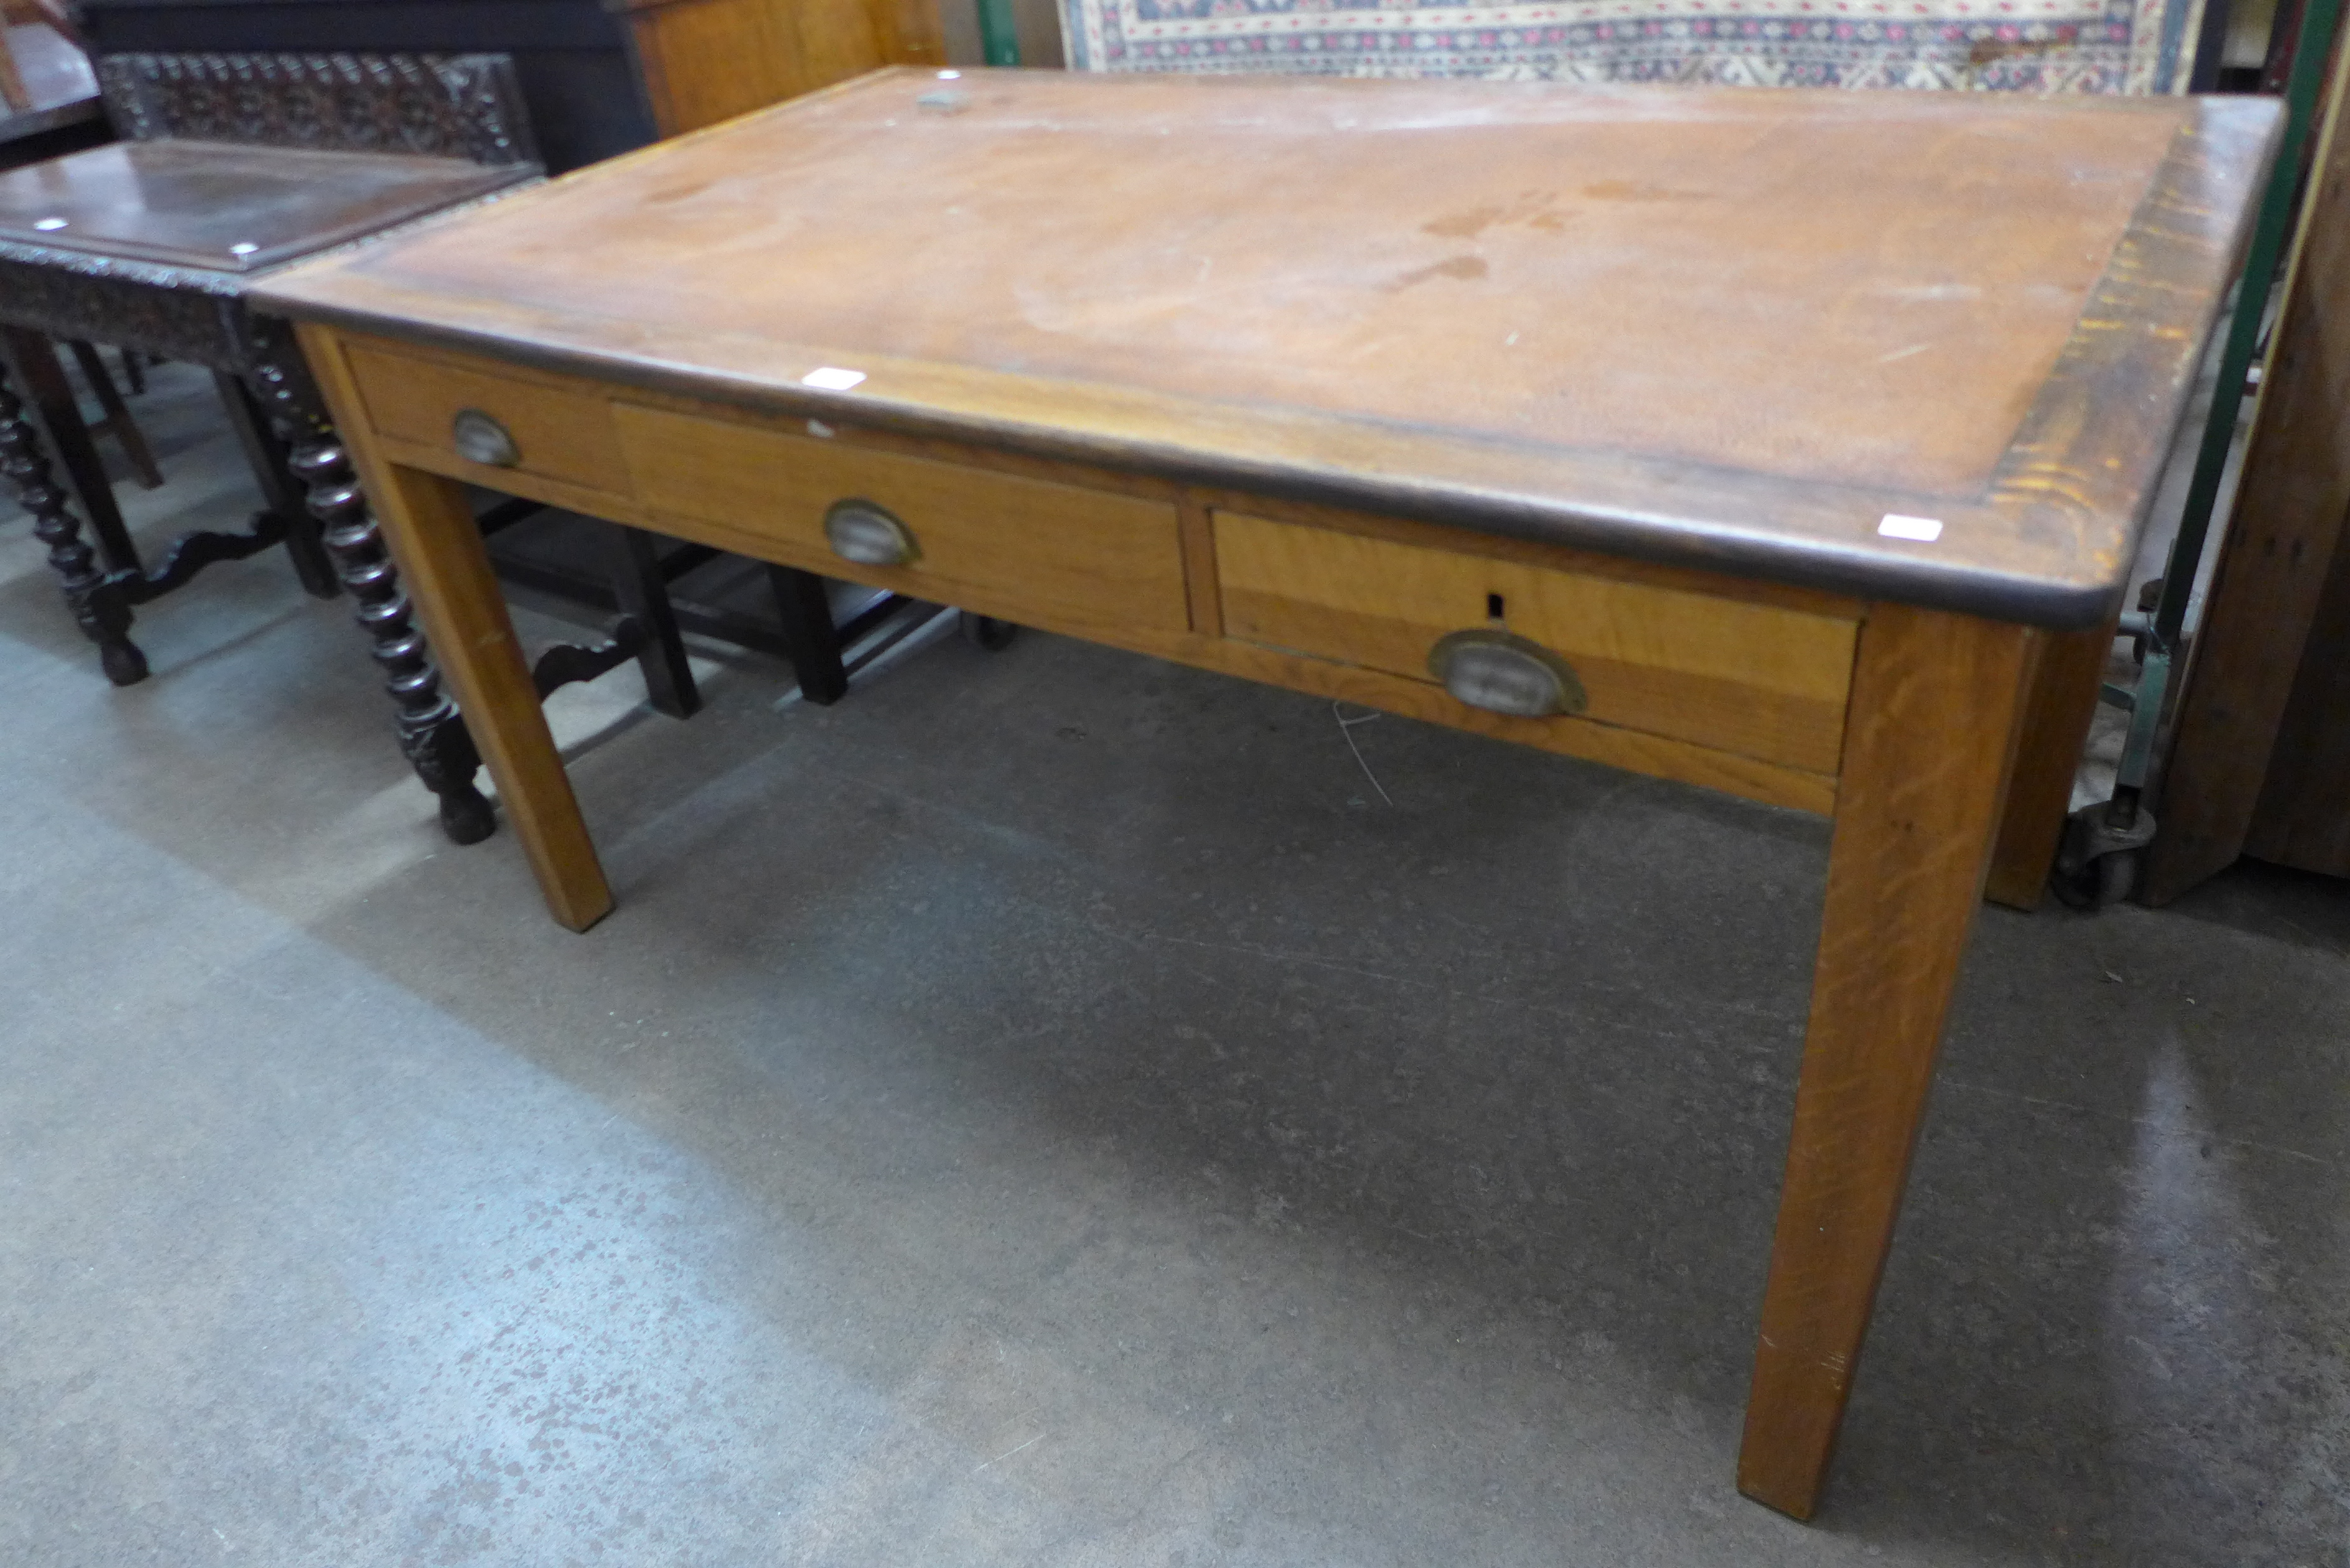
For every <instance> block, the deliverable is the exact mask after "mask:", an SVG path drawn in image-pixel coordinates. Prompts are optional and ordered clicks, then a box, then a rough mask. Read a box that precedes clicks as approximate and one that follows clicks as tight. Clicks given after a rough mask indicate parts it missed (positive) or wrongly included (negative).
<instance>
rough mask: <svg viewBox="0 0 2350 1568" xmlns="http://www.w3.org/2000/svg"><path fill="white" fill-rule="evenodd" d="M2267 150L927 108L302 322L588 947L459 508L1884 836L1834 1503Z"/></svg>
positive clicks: (976, 102) (1765, 1331) (1775, 1287)
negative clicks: (661, 543) (1942, 1050)
mask: <svg viewBox="0 0 2350 1568" xmlns="http://www.w3.org/2000/svg"><path fill="white" fill-rule="evenodd" d="M2275 128H2276V116H2275V113H2274V109H2273V106H2272V105H2268V104H2263V103H2260V102H2256V101H2251V100H2216V99H2215V100H2206V101H2201V102H2195V101H2189V100H2183V99H2160V100H2132V101H2126V102H2125V101H2120V100H2111V99H2106V100H2086V99H2018V98H2013V97H2010V96H2008V95H1975V94H1968V95H1947V96H1945V95H1936V94H1883V95H1874V94H1836V93H1822V94H1811V93H1804V92H1798V91H1788V90H1773V91H1758V92H1739V91H1727V90H1710V91H1702V92H1680V91H1674V90H1670V89H1604V90H1571V89H1567V88H1558V87H1553V86H1544V85H1538V84H1509V85H1503V84H1489V83H1474V84H1471V83H1441V82H1400V81H1305V80H1287V81H1284V80H1272V81H1268V80H1264V79H1262V78H1255V79H1250V80H1246V81H1238V80H1232V81H1227V80H1215V79H1209V78H1191V77H1185V78H1087V77H1067V76H1064V75H1061V74H1059V73H1021V72H965V73H962V74H961V75H960V76H954V75H952V74H950V75H949V76H948V77H947V78H945V79H937V78H932V77H931V75H929V74H926V73H917V72H905V71H899V72H885V73H881V74H879V75H878V76H875V77H870V78H864V79H863V80H861V81H859V82H857V83H854V84H850V85H849V86H847V87H846V88H839V89H836V90H834V91H832V92H829V93H826V94H819V95H816V97H814V98H811V99H803V100H800V101H799V102H797V103H795V104H793V105H789V106H786V107H785V108H783V109H776V110H773V111H769V112H767V113H764V114H761V115H757V116H753V117H749V118H746V119H742V120H737V121H734V122H733V123H732V124H730V125H728V126H726V127H724V128H723V129H721V130H716V131H712V132H708V133H705V134H703V135H702V136H699V137H695V138H691V139H687V140H682V141H680V142H677V143H673V144H671V145H668V146H665V147H662V148H659V149H656V150H653V151H650V152H647V153H642V154H639V155H637V156H635V157H632V158H630V159H628V160H624V161H620V162H619V163H616V164H612V165H608V166H605V167H603V168H600V169H597V170H590V171H585V172H583V173H581V174H577V175H573V176H568V177H566V178H565V179H563V180H560V181H557V182H553V183H551V184H549V185H546V186H544V187H541V188H540V189H538V190H536V191H533V192H525V194H523V195H521V196H518V197H516V198H515V199H513V200H511V201H508V202H499V203H497V204H496V205H494V206H492V207H487V208H484V209H482V210H480V211H478V212H475V213H470V214H467V215H465V216H463V218H461V219H458V220H456V221H454V222H452V223H448V224H446V225H442V226H438V227H435V228H433V229H432V230H430V231H427V232H424V233H421V234H417V235H415V236H413V237H411V238H409V239H405V240H402V241H400V242H398V243H395V244H390V245H385V246H380V247H369V248H368V249H367V250H365V251H363V252H360V253H356V254H350V255H348V256H344V257H339V258H335V259H332V260H328V261H323V262H320V263H318V264H316V265H311V266H307V267H304V268H300V269H296V270H295V271H293V272H290V273H288V274H286V275H283V276H281V277H279V278H276V279H274V280H273V281H272V282H271V283H270V284H269V285H268V286H267V287H266V288H265V296H266V298H267V300H268V301H269V303H270V305H271V307H272V308H275V309H279V310H283V311H285V312H286V313H287V314H288V315H290V316H293V317H296V318H297V319H299V320H300V321H301V322H302V324H303V325H302V327H301V331H302V334H303V337H304V344H305V348H306V351H307V354H308V356H309V358H310V361H311V363H312V365H313V366H314V368H315V369H316V371H317V375H318V376H319V378H320V381H321V385H322V387H323V389H324V390H325V392H326V395H327V397H328V400H329V402H330V403H331V405H332V406H333V407H334V408H335V410H336V411H337V413H338V417H339V419H340V421H341V423H342V425H343V427H344V429H345V430H347V431H348V432H349V433H350V435H351V438H352V443H353V451H354V456H355V457H356V459H357V461H358V463H359V469H360V472H361V473H362V474H363V475H364V477H365V480H366V483H367V488H368V490H369V494H370V495H371V496H372V497H373V499H374V501H375V503H376V504H377V505H378V507H379V508H380V512H381V514H382V516H383V521H384V525H385V529H386V532H387V535H389V537H390V540H391V542H392V545H393V548H394V550H395V552H396V554H397V555H398V556H399V557H400V561H401V563H402V565H403V568H404V569H405V571H406V572H407V574H408V576H409V580H410V582H411V587H412V590H413V591H414V593H415V595H416V599H417V604H418V607H419V609H420V611H421V614H422V616H423V618H424V620H425V623H426V626H427V628H428V629H429V630H430V632H431V634H432V638H433V640H434V643H435V645H436V646H437V647H438V648H440V649H441V650H442V653H443V654H444V655H445V656H446V660H447V666H446V668H447V673H448V675H449V677H450V679H451V680H452V683H453V684H454V686H455V687H456V689H457V691H458V693H459V696H460V699H461V701H463V704H464V707H465V710H466V711H467V713H468V714H469V715H470V716H471V717H472V719H473V730H474V733H475V736H476V738H477V739H478V740H479V741H480V742H481V744H482V747H483V752H484V756H485V757H486V759H487V761H488V763H489V765H490V768H491V771H492V773H493V774H494V775H495V777H496V778H497V781H498V784H499V788H500V791H501V793H502V795H503V798H504V801H505V803H506V806H507V810H508V812H509V814H510V816H511V819H512V821H513V822H514V824H515V831H516V833H517V835H518V836H519V837H520V838H521V839H522V842H523V846H524V847H525V851H526V852H527V853H528V855H529V857H530V858H531V862H532V866H533V868H534V869H535V871H536V874H537V877H538V879H539V884H540V887H541V888H542V889H543V891H544V893H545V895H546V901H547V904H548V907H549V908H550V909H551V910H552V911H553V913H554V914H555V917H556V919H558V920H560V921H561V922H562V923H564V924H565V925H567V926H569V927H571V928H573V929H586V928H587V927H588V926H590V925H592V924H594V923H595V921H596V920H598V919H600V918H601V917H602V916H603V915H604V914H605V912H606V911H607V910H608V909H610V908H611V905H612V895H611V891H610V888H608V885H607V883H606V881H605V878H604V875H603V872H602V869H601V867H599V865H598V861H597V857H596V852H595V848H594V846H593V845H592V844H591V843H590V841H589V839H588V836H587V828H586V826H585V825H584V824H583V822H582V820H581V817H580V814H579V810H578V805H577V801H576V800H575V798H574V796H573V794H572V792H571V789H570V787H569V784H568V782H567V779H566V777H565V774H564V769H563V763H562V761H561V759H560V757H559V756H558V755H557V754H556V751H555V748H554V746H553V744H552V742H551V741H550V740H549V737H548V733H547V730H546V722H545V720H544V718H543V717H542V715H541V714H540V711H539V708H538V705H537V703H536V701H535V700H534V699H533V696H532V693H531V691H530V686H529V676H528V672H527V671H526V670H525V669H524V667H523V664H522V661H521V659H520V657H519V655H518V653H517V651H516V649H515V640H514V633H513V628H512V626H511V623H510V622H509V620H508V618H507V616H506V612H505V609H504V606H503V604H502V602H501V600H500V598H499V596H498V593H497V589H496V585H495V583H494V579H493V578H492V576H491V575H490V571H489V568H488V566H487V563H486V560H485V557H484V553H483V550H482V547H481V542H480V539H479V537H478V535H477V533H476V531H475V530H474V528H473V525H472V520H471V517H470V515H469V514H468V513H467V511H466V509H465V507H464V505H463V484H464V483H467V482H478V483H494V484H495V485H496V486H498V487H499V488H501V489H505V490H509V491H512V492H515V493H518V494H524V495H529V496H534V497H536V498H539V499H543V500H546V501H549V502H551V503H554V504H560V505H563V506H566V507H569V508H572V509H574V510H577V511H580V512H584V513H587V514H593V515H598V516H603V517H608V518H613V519H617V520H619V521H622V522H627V523H630V524H637V525H639V526H641V527H645V528H650V529H656V530H660V531H663V532H667V533H671V534H675V535H681V536H682V537H685V538H689V539H693V540H698V541H701V542H703V543H707V544H711V545H717V546H720V547H722V548H724V549H728V550H733V551H739V552H742V553H743V554H746V555H752V556H763V557H764V558H766V559H768V560H771V561H776V562H781V563H784V564H785V565H789V566H800V567H805V568H810V569H816V570H822V571H824V572H826V573H827V574H830V575H833V576H842V577H847V578H851V579H854V580H857V581H860V582H866V583H869V584H873V585H876V586H879V587H889V588H892V589H896V590H899V591H901V592H905V593H909V594H913V595H917V596H919V597H924V598H930V599H936V600H941V601H943V602H947V603H952V604H957V605H967V606H970V607H972V608H973V609H975V610H978V611H981V612H983V613H985V614H989V615H993V616H999V617H1003V618H1007V619H1011V620H1015V621H1019V622H1022V623H1024V624H1027V625H1031V626H1035V627H1039V628H1045V629H1049V630H1055V631H1060V632H1065V633H1068V634H1071V635H1074V636H1077V637H1082V638H1086V639H1092V640H1096V641H1098V642H1102V643H1106V644H1109V645H1111V646H1114V647H1118V648H1124V649H1134V650H1137V651H1139V652H1143V653H1147V654H1151V655H1155V656H1157V657H1159V658H1164V659H1175V660H1179V661H1181V662H1183V663H1187V664H1191V665H1196V666H1199V667H1201V668H1203V669H1208V670H1220V671H1224V672H1227V673H1231V674H1234V675H1238V676H1242V677H1244V678H1247V679H1251V680H1262V681H1269V682H1272V683H1274V684H1278V685H1283V686H1287V687H1291V688H1295V689H1296V690H1299V691H1308V692H1312V693H1315V694H1316V695H1320V696H1326V697H1333V698H1345V699H1347V700H1349V701H1357V702H1361V703H1366V704H1368V705H1370V706H1373V707H1377V708H1382V709H1385V710H1387V711H1391V712H1397V713H1404V714H1409V715H1413V716H1416V717H1419V718H1421V719H1425V720H1429V721H1432V722H1439V723H1444V724H1451V725H1454V726H1457V727H1460V728H1462V729H1466V730H1471V731H1474V732H1479V733H1482V734H1487V735H1492V736H1497V737H1500V738H1503V739H1505V740H1510V741H1515V742H1521V743H1523V744H1526V745H1530V746H1536V747H1542V748H1544V749H1547V750H1551V751H1555V752H1559V753H1565V754H1569V755H1573V756H1578V757H1585V758H1590V759H1595V760H1597V761H1600V762H1603V763H1609V764H1611V765H1614V766H1618V767H1625V768H1630V769H1634V770H1637V771H1639V772H1643V773H1648V774H1659V775H1662V776H1664V777H1668V778H1674V779H1679V780H1684V781H1687V782H1689V783H1691V784H1700V785H1703V786H1706V787H1709V788H1712V789H1719V790H1724V791H1728V792H1730V793H1731V794H1740V795H1743V796H1746V797H1748V798H1750V799H1755V800H1761V801H1765V802H1769V803H1772V804H1774V805H1783V806H1789V807H1794V808H1795V809H1799V810H1804V811H1810V812H1814V813H1819V814H1823V815H1832V816H1833V818H1834V821H1835V829H1834V835H1833V841H1832V846H1831V849H1830V853H1829V859H1828V867H1827V893H1826V899H1825V912H1824V923H1823V927H1822V931H1821V937H1820V946H1819V952H1818V960H1817V967H1816V971H1815V974H1814V982H1813V983H1814V989H1813V1000H1812V1011H1811V1019H1810V1025H1809V1029H1808V1032H1807V1034H1806V1037H1805V1044H1804V1060H1803V1066H1802V1070H1801V1074H1800V1077H1799V1083H1798V1087H1797V1092H1796V1101H1795V1108H1794V1131H1793V1134H1792V1141H1791V1147H1790V1152H1789V1158H1788V1164H1787V1169H1786V1179H1785V1184H1784V1187H1783V1191H1782V1196H1781V1207H1780V1215H1779V1223H1778V1231H1777V1238H1776V1242H1775V1246H1774V1249H1773V1258H1772V1264H1771V1272H1770V1280H1769V1283H1768V1286H1767V1288H1766V1292H1765V1296H1764V1300H1763V1309H1762V1329H1761V1334H1760V1336H1759V1340H1758V1345H1757V1350H1756V1357H1755V1369H1754V1381H1753V1385H1752V1395H1751V1397H1750V1401H1749V1404H1748V1408H1747V1425H1746V1437H1745V1443H1744V1447H1743V1449H1742V1455H1741V1459H1740V1464H1739V1485H1740V1487H1741V1488H1742V1490H1745V1491H1746V1492H1747V1493H1748V1494H1749V1495H1751V1496H1752V1497H1754V1498H1757V1499H1759V1500H1761V1501H1763V1502H1766V1503H1768V1504H1770V1505H1772V1506H1773V1507H1775V1508H1778V1509H1781V1510H1783V1511H1786V1512H1788V1513H1791V1514H1794V1515H1795V1516H1797V1517H1809V1516H1810V1514H1811V1513H1812V1511H1813V1509H1814V1506H1815V1505H1816V1502H1817V1500H1818V1496H1819V1491H1820V1487H1821V1484H1822V1481H1823V1478H1824V1477H1825V1472H1826V1466H1827V1460H1828V1456H1829V1451H1830V1449H1831V1446H1832V1444H1833V1442H1834V1440H1835V1433H1836V1429H1837V1426H1838V1423H1839V1421H1840V1419H1841V1417H1842V1413H1843V1410H1844V1406H1845V1398H1846V1390H1847V1388H1848V1387H1849V1385H1850V1380H1851V1376H1852V1370H1853V1366H1854V1362H1855V1358H1856V1356H1857V1355H1858V1353H1859V1349H1860V1344H1861V1339H1862V1336H1863V1334H1864V1332H1865V1330H1866V1326H1867V1323H1868V1318H1869V1314H1870V1311H1871V1308H1872V1303H1873V1301H1874V1297H1875V1293H1876V1289H1877V1278H1878V1273H1879V1271H1880V1269H1881V1267H1882V1264H1883V1262H1884V1258H1885V1253H1886V1248H1887V1244H1888V1242H1889V1240H1890V1237H1891V1234H1892V1229H1893V1223H1894V1219H1895V1216H1896V1213H1897V1212H1898V1208H1899V1204H1900V1199H1901V1193H1902V1189H1903V1185H1904V1183H1905V1181H1906V1179H1907V1171H1908V1160H1909V1154H1910V1149H1911V1147H1912V1145H1913V1142H1914V1140H1915V1137H1916V1134H1917V1130H1918V1120H1919V1117H1920V1116H1921V1115H1922V1112H1923V1108H1924V1105H1925V1100H1926V1096H1927V1090H1928V1087H1929V1084H1930V1081H1931V1078H1932V1075H1933V1065H1934V1060H1935V1054H1936V1052H1937V1049H1938V1047H1939V1041H1940V1035H1941V1031H1942V1022H1943V1016H1944V1013H1945V1011H1946V1009H1947V1007H1948V1004H1949V1002H1950V992H1951V987H1952V983H1953V981H1954V979H1955V977H1956V975H1957V972H1958V967H1959V962H1960V954H1961V952H1962V950H1963V948H1964V945H1965V940H1966V936H1967V933H1968V930H1969V928H1970V923H1971V921H1972V919H1973V914H1974V910H1975V908H1976V906H1977V903H1978V900H1979V898H1980V896H1981V888H1982V885H1983V875H1984V869H1985V866H1986V862H1987V860H1988V858H1989V857H1990V855H1991V847H1992V842H1993V837H1994V835H1995V832H1996V829H1997V825H1998V821H1999V815H2000V808H2001V799H2002V790H2003V788H2004V786H2005V781H2006V777H2007V774H2008V770H2009V763H2010V759H2011V758H2012V755H2013V754H2014V751H2015V745H2016V736H2017V732H2018V730H2019V727H2020V725H2021V723H2022V714H2023V709H2024V704H2023V697H2024V695H2025V692H2026V689H2027V685H2028V682H2029V681H2030V680H2031V679H2032V675H2033V665H2034V661H2035V659H2037V657H2038V652H2039V649H2040V648H2041V646H2042V644H2043V641H2044V640H2045V639H2046V638H2047V636H2048V634H2049V633H2050V632H2052V631H2065V630H2072V629H2075V628H2084V627H2089V626H2094V625H2095V624H2096V623H2097V622H2098V621H2099V620H2100V619H2102V618H2104V617H2105V616H2106V614H2107V613H2108V612H2109V610H2110V609H2111V607H2112V606H2113V604H2114V602H2115V600H2116V597H2117V596H2118V594H2119V593H2120V591H2121V587H2122V584H2123V581H2124V574H2125V573H2126V570H2127V568H2128V565H2129V562H2130V560H2131V558H2132V554H2133V546H2134V543H2135V539H2136V536H2137V531H2138V529H2139V528H2140V526H2141V524H2142V522H2143V515H2144V511H2145V507H2146V504H2147V501H2148V500H2149V498H2150V497H2151V495H2152V493H2153V487H2154V485H2155V483H2156V482H2157V480H2158V476H2159V473H2160V471H2161V468H2162V462H2163V458H2164V455H2165V453H2166V452H2167V450H2168V443H2169V437H2170V434H2171V431H2172V430H2173V429H2174V428H2175V426H2176V423H2177V421H2178V418H2179V416H2180V414H2181V412H2182V411H2183V410H2184V409H2185V407H2186V403H2187V398H2188V392H2189V387H2190V385H2191V383H2192V379H2193V374H2194V369H2195V367H2196V365H2197V363H2198V361H2199V357H2200V353H2201V349H2202V346H2203V344H2204V342H2205V341H2206V340H2207V338H2208V337H2209V335H2210V330H2211V327H2212V323H2213V321H2214V319H2215V317H2216V316H2217V314H2218V312H2219V310H2220V305H2221V302H2222V299H2223V297H2224V296H2225V293H2226V290H2227V287H2228V286H2229V284H2230V279H2231V276H2232V274H2233V271H2234V268H2235V266H2236V265H2237V258H2238V255H2239V253H2240V247H2241V244H2242V242H2243V239H2244V236H2245V231H2246V228H2247V225H2248V218H2249V213H2250V202H2251V195H2252V193H2253V192H2255V191H2256V189H2257V186H2258V182H2259V179H2260V176H2261V173H2262V170H2263V169H2264V168H2265V165H2266V162H2267V160H2268V159H2269V157H2270V156H2271V148H2272V143H2273V139H2274V134H2275ZM1823 171H1834V173H1833V176H1832V177H1824V175H1823Z"/></svg>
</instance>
